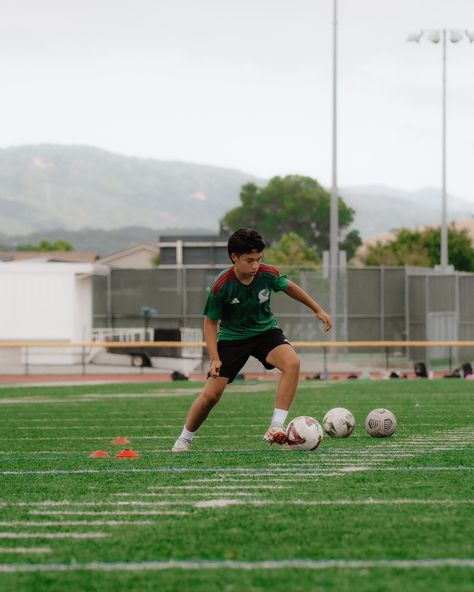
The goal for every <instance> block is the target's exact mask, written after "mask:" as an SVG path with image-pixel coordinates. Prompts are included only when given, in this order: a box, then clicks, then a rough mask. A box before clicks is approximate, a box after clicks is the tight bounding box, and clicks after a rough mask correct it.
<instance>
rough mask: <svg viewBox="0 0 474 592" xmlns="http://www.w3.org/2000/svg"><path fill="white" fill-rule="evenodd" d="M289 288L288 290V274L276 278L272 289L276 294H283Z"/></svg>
mask: <svg viewBox="0 0 474 592" xmlns="http://www.w3.org/2000/svg"><path fill="white" fill-rule="evenodd" d="M287 288H288V276H287V275H286V274H283V275H277V276H275V279H274V286H273V288H272V289H273V291H274V292H282V291H283V290H286V289H287Z"/></svg>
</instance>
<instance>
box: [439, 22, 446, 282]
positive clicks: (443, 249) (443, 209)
mask: <svg viewBox="0 0 474 592" xmlns="http://www.w3.org/2000/svg"><path fill="white" fill-rule="evenodd" d="M442 35H443V122H442V128H443V129H442V146H443V148H442V173H441V257H440V271H441V272H446V271H448V226H447V217H448V211H447V203H446V201H447V196H446V29H443V31H442Z"/></svg>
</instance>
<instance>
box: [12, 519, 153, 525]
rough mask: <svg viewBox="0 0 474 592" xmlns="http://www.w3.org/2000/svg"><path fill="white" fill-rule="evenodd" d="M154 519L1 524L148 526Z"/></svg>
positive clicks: (37, 521)
mask: <svg viewBox="0 0 474 592" xmlns="http://www.w3.org/2000/svg"><path fill="white" fill-rule="evenodd" d="M150 524H155V522H154V521H153V520H36V521H34V520H5V521H3V522H0V526H125V525H126V526H130V525H133V526H148V525H150Z"/></svg>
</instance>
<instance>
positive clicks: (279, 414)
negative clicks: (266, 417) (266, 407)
mask: <svg viewBox="0 0 474 592" xmlns="http://www.w3.org/2000/svg"><path fill="white" fill-rule="evenodd" d="M287 415H288V411H287V410H286V409H278V407H275V409H274V410H273V417H272V424H271V425H273V424H275V423H281V425H284V423H285V419H286V417H287Z"/></svg>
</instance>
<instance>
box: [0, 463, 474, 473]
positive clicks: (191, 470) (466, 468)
mask: <svg viewBox="0 0 474 592" xmlns="http://www.w3.org/2000/svg"><path fill="white" fill-rule="evenodd" d="M298 470H300V469H290V468H288V469H283V470H281V469H277V468H275V469H263V468H262V469H247V468H245V467H236V468H234V469H229V467H213V468H197V467H188V468H184V467H161V468H153V469H112V468H106V467H105V468H103V469H43V470H40V469H30V470H18V471H0V475H19V476H21V475H51V476H57V475H94V474H98V473H100V474H102V475H103V474H109V475H110V474H137V475H138V474H141V473H175V474H180V473H217V472H219V471H222V472H223V473H224V472H225V473H227V474H232V475H234V476H235V475H236V474H237V475H239V474H244V475H245V474H248V475H250V474H255V475H273V474H275V473H277V474H279V475H282V474H288V475H292V474H297V471H298ZM367 470H370V471H371V472H377V473H378V472H416V471H427V472H436V471H474V467H471V466H464V465H460V466H457V467H451V466H446V467H441V466H420V467H367ZM331 471H332V469H323V468H321V469H319V470H318V472H314V475H319V473H326V472H331ZM300 474H301V475H303V476H306V475H311V474H313V473H311V472H308V473H300Z"/></svg>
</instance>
